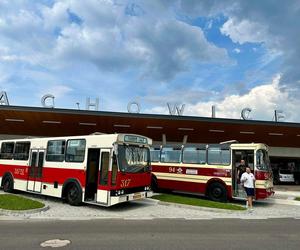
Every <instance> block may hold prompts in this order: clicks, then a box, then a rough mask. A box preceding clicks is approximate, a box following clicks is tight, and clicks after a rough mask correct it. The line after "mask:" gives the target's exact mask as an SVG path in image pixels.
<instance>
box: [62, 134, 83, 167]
mask: <svg viewBox="0 0 300 250" xmlns="http://www.w3.org/2000/svg"><path fill="white" fill-rule="evenodd" d="M85 145H86V141H85V139H75V140H74V139H72V140H68V142H67V149H66V162H83V161H84V155H85Z"/></svg>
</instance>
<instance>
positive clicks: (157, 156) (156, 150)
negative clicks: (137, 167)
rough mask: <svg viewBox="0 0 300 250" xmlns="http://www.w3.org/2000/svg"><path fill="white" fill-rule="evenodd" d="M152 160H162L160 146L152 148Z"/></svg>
mask: <svg viewBox="0 0 300 250" xmlns="http://www.w3.org/2000/svg"><path fill="white" fill-rule="evenodd" d="M150 157H151V162H159V161H160V148H151V149H150Z"/></svg>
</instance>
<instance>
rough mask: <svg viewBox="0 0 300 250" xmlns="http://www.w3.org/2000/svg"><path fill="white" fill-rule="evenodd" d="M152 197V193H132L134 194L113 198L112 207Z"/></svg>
mask: <svg viewBox="0 0 300 250" xmlns="http://www.w3.org/2000/svg"><path fill="white" fill-rule="evenodd" d="M152 195H153V192H152V191H142V192H136V193H132V194H124V195H120V196H112V197H111V202H110V205H111V206H112V205H115V204H118V203H122V202H126V201H134V200H140V199H145V198H150V197H151V196H152Z"/></svg>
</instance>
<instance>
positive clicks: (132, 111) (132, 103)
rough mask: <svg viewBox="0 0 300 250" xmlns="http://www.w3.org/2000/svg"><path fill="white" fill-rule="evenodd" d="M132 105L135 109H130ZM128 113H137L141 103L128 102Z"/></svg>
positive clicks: (139, 110)
mask: <svg viewBox="0 0 300 250" xmlns="http://www.w3.org/2000/svg"><path fill="white" fill-rule="evenodd" d="M132 106H136V110H132V108H131V107H132ZM127 111H128V113H136V114H139V113H140V112H141V105H140V104H139V103H138V102H129V103H128V105H127Z"/></svg>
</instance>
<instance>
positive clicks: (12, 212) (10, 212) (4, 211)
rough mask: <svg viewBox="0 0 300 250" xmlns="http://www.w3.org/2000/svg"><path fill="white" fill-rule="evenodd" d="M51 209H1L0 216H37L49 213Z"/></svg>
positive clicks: (46, 206) (46, 207)
mask: <svg viewBox="0 0 300 250" xmlns="http://www.w3.org/2000/svg"><path fill="white" fill-rule="evenodd" d="M49 208H50V207H49V206H48V205H45V206H44V207H41V208H35V209H28V210H7V209H2V208H0V215H26V214H35V213H40V212H44V211H47V210H48V209H49Z"/></svg>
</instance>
